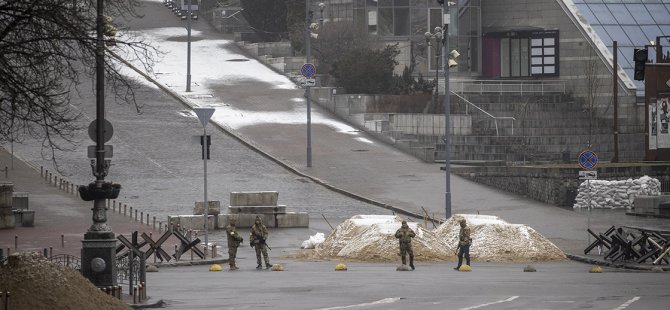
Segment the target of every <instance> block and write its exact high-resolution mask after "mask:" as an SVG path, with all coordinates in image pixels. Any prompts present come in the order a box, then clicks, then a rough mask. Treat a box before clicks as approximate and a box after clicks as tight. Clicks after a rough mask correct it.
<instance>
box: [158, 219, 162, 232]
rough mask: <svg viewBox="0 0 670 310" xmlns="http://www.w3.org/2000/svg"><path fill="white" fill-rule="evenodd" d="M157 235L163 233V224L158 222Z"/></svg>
mask: <svg viewBox="0 0 670 310" xmlns="http://www.w3.org/2000/svg"><path fill="white" fill-rule="evenodd" d="M158 233H159V234H162V233H163V223H162V222H160V221H159V222H158Z"/></svg>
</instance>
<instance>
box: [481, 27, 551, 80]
mask: <svg viewBox="0 0 670 310" xmlns="http://www.w3.org/2000/svg"><path fill="white" fill-rule="evenodd" d="M485 42H487V43H486V44H487V45H488V47H487V48H486V50H485V51H484V53H488V55H486V54H483V55H482V57H483V58H484V59H486V60H487V61H486V65H484V66H483V67H482V72H484V74H483V75H485V76H487V77H494V78H495V77H505V78H518V77H530V76H556V75H558V74H559V72H558V65H559V63H558V31H554V30H550V31H519V32H515V31H510V32H501V33H490V34H487V35H486V39H485Z"/></svg>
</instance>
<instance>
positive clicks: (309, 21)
mask: <svg viewBox="0 0 670 310" xmlns="http://www.w3.org/2000/svg"><path fill="white" fill-rule="evenodd" d="M311 24H312V11H310V10H309V0H305V62H306V63H308V64H309V63H312V52H311V50H312V46H311V41H312V34H311V30H310V28H311ZM305 101H307V167H312V99H311V94H310V93H309V86H307V85H306V86H305Z"/></svg>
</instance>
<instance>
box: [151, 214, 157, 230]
mask: <svg viewBox="0 0 670 310" xmlns="http://www.w3.org/2000/svg"><path fill="white" fill-rule="evenodd" d="M151 229H156V217H155V216H154V221H153V223H152V224H151Z"/></svg>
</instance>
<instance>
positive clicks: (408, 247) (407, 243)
mask: <svg viewBox="0 0 670 310" xmlns="http://www.w3.org/2000/svg"><path fill="white" fill-rule="evenodd" d="M414 236H416V234H415V233H414V231H413V230H412V229H411V228H409V226H407V222H406V221H402V226H401V227H400V229H398V230H397V231H396V232H395V237H396V238H398V241H400V256H401V257H402V264H403V265H405V264H406V262H407V261H406V260H405V255H407V254H409V266H410V267H411V268H412V270H414V251H412V238H414Z"/></svg>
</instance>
